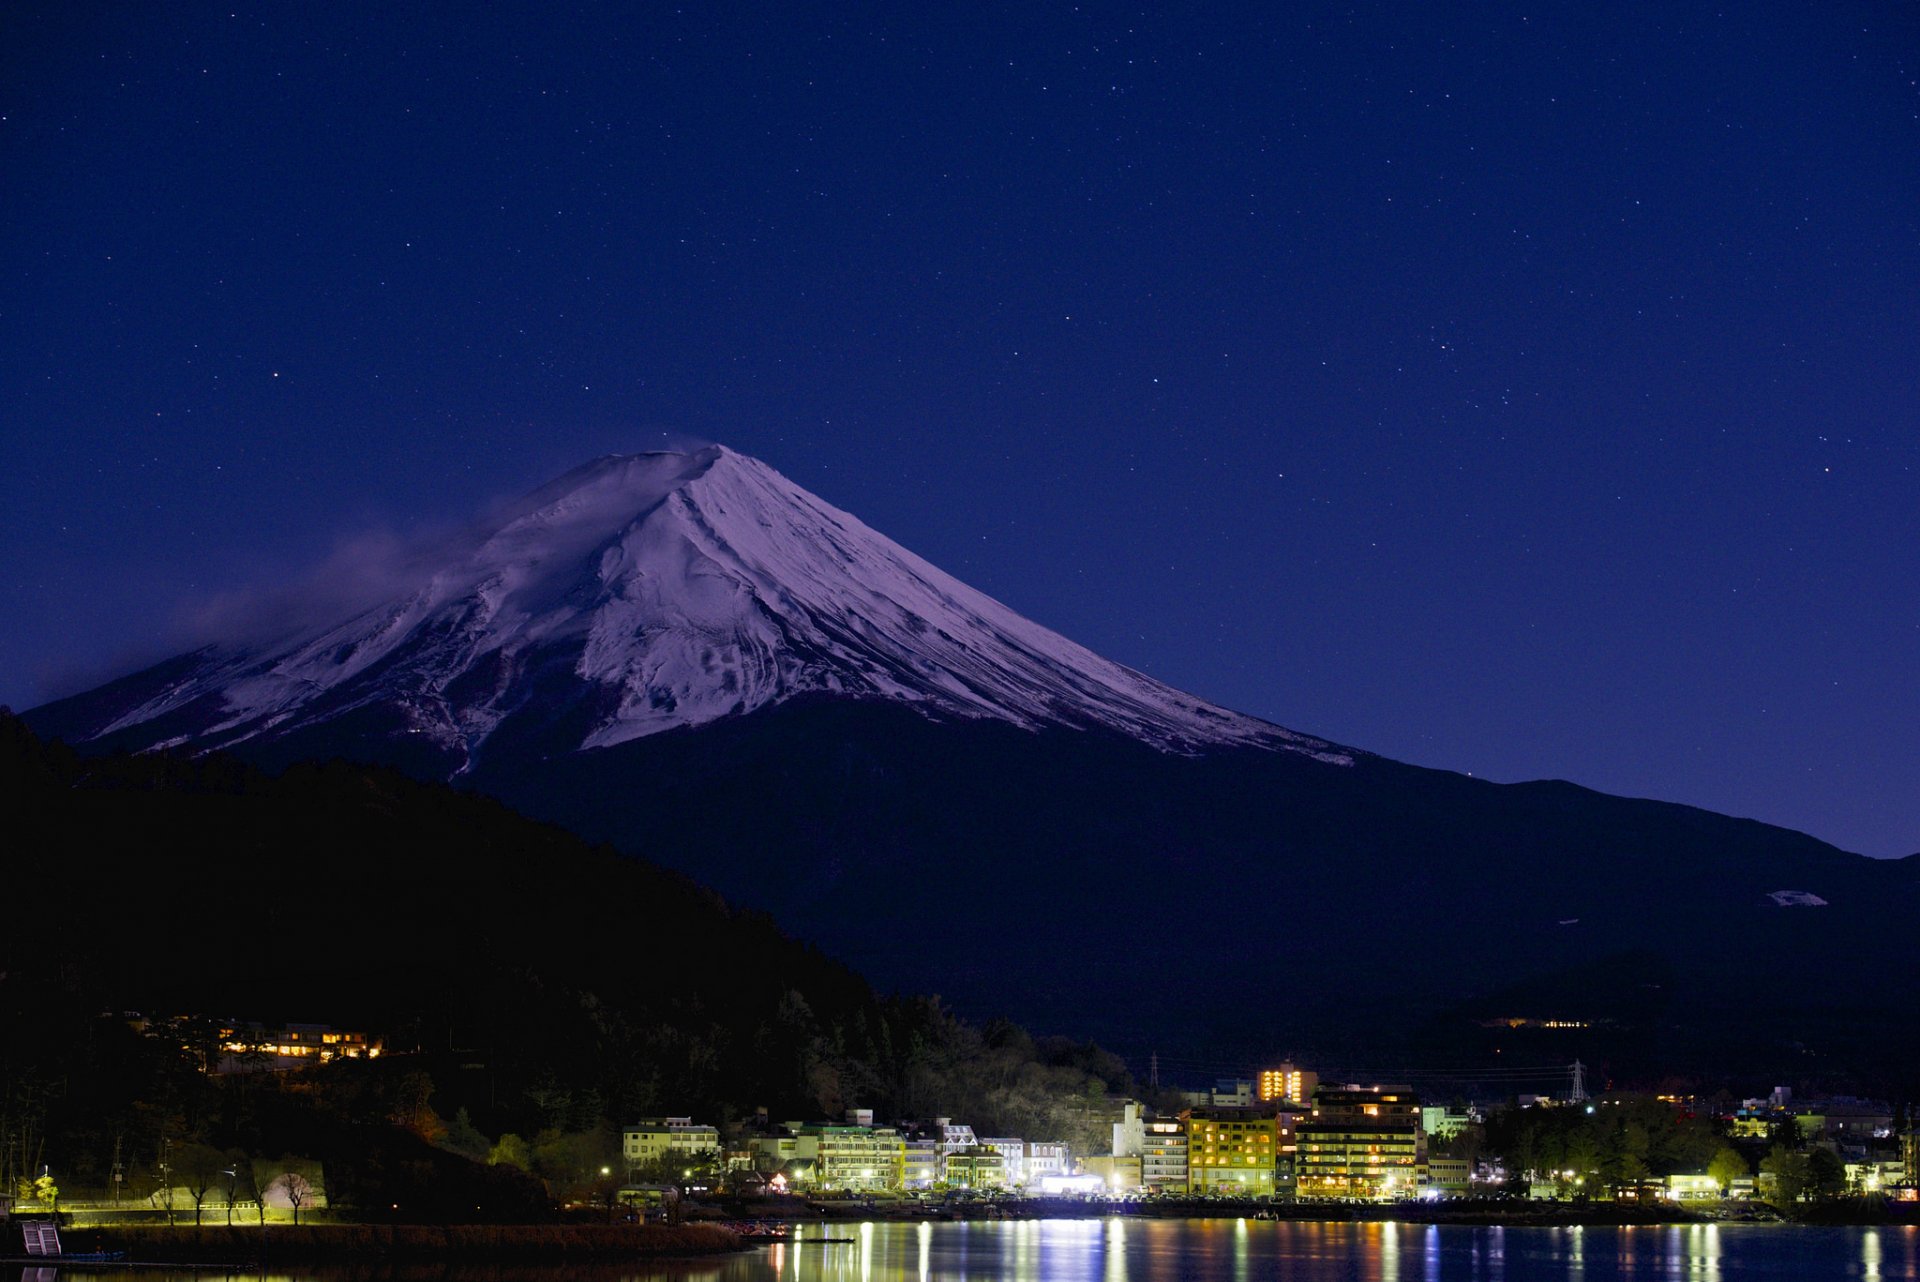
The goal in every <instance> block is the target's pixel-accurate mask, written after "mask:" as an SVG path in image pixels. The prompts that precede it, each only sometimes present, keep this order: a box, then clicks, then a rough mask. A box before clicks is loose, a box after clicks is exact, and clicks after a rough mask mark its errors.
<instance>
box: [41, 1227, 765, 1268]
mask: <svg viewBox="0 0 1920 1282" xmlns="http://www.w3.org/2000/svg"><path fill="white" fill-rule="evenodd" d="M62 1237H63V1243H62V1244H63V1245H64V1246H65V1247H66V1249H67V1251H68V1252H70V1253H72V1254H76V1255H77V1254H84V1253H88V1252H95V1251H123V1252H125V1253H126V1254H125V1259H123V1260H119V1261H113V1262H103V1263H97V1264H93V1265H92V1266H93V1267H96V1268H116V1267H119V1268H132V1267H140V1266H143V1265H164V1266H169V1267H178V1268H192V1267H195V1266H208V1267H216V1268H217V1267H224V1266H227V1265H233V1264H269V1263H270V1264H288V1263H321V1264H324V1263H332V1262H336V1261H340V1262H346V1261H356V1260H368V1259H373V1260H418V1261H431V1260H471V1261H476V1262H482V1261H513V1262H516V1263H531V1262H549V1263H574V1262H581V1261H589V1260H592V1261H618V1260H631V1259H671V1258H686V1257H698V1256H712V1255H725V1254H728V1253H731V1252H734V1251H739V1250H741V1249H743V1246H742V1243H741V1241H740V1237H739V1235H738V1234H737V1233H735V1232H733V1231H732V1230H731V1229H728V1228H725V1227H723V1226H721V1225H718V1224H702V1223H691V1224H301V1225H293V1224H274V1225H270V1226H268V1227H267V1228H266V1229H265V1230H264V1231H262V1230H261V1229H260V1228H259V1227H257V1226H245V1227H242V1226H238V1225H236V1226H234V1227H232V1228H229V1227H227V1226H226V1225H224V1224H207V1225H198V1226H195V1225H175V1226H172V1227H160V1226H155V1225H130V1226H126V1227H115V1226H111V1225H97V1226H88V1227H86V1228H74V1229H68V1230H64V1231H63V1233H62ZM46 1262H48V1263H55V1264H59V1265H60V1266H61V1267H79V1266H80V1265H81V1264H82V1263H92V1262H71V1263H69V1262H67V1261H46Z"/></svg>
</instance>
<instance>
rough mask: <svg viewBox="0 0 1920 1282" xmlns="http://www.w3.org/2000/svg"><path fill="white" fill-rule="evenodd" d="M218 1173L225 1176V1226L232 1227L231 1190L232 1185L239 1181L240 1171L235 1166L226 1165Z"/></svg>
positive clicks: (232, 1188)
mask: <svg viewBox="0 0 1920 1282" xmlns="http://www.w3.org/2000/svg"><path fill="white" fill-rule="evenodd" d="M220 1174H222V1175H224V1176H226V1177H227V1227H228V1228H232V1227H233V1190H234V1187H235V1186H236V1185H237V1184H239V1182H240V1171H239V1169H238V1168H237V1167H227V1168H225V1169H223V1170H222V1171H221V1172H220Z"/></svg>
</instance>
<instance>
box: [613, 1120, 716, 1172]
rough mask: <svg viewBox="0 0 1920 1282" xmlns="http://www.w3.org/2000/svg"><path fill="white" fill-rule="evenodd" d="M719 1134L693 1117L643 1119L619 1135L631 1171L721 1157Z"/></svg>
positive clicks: (623, 1153)
mask: <svg viewBox="0 0 1920 1282" xmlns="http://www.w3.org/2000/svg"><path fill="white" fill-rule="evenodd" d="M719 1152H720V1132H719V1131H718V1130H716V1129H714V1128H713V1127H711V1126H697V1125H695V1124H694V1120H693V1119H692V1118H691V1117H643V1118H641V1119H640V1120H639V1121H638V1122H635V1123H634V1124H633V1125H632V1126H629V1127H626V1128H625V1129H623V1130H622V1131H621V1132H620V1155H621V1157H623V1158H625V1159H626V1163H627V1166H628V1167H629V1168H633V1167H640V1166H651V1165H653V1164H655V1163H658V1162H664V1163H665V1164H666V1165H668V1166H672V1165H673V1164H674V1163H676V1162H685V1163H686V1164H688V1165H689V1166H691V1165H692V1164H693V1163H695V1162H705V1161H707V1160H708V1159H709V1158H713V1157H716V1156H718V1155H719Z"/></svg>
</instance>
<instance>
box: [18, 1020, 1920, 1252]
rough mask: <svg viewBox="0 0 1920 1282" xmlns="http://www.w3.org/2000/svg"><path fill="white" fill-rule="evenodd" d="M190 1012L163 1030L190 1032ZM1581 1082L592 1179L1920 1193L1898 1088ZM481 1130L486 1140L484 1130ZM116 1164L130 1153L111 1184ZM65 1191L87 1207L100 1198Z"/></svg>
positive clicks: (652, 1129)
mask: <svg viewBox="0 0 1920 1282" xmlns="http://www.w3.org/2000/svg"><path fill="white" fill-rule="evenodd" d="M189 1023H190V1021H185V1020H182V1021H173V1022H169V1023H164V1024H160V1025H155V1026H153V1027H152V1028H151V1029H148V1030H147V1031H148V1035H160V1036H173V1035H175V1030H178V1029H179V1028H181V1027H183V1026H188V1025H189ZM202 1023H203V1024H205V1025H206V1027H207V1030H208V1039H207V1040H206V1041H205V1043H204V1044H203V1045H201V1046H200V1047H198V1048H197V1052H196V1053H197V1062H198V1063H199V1066H200V1071H202V1072H204V1073H206V1074H207V1075H210V1076H216V1077H223V1078H225V1077H231V1076H232V1075H244V1074H251V1073H276V1074H277V1073H287V1072H291V1071H295V1070H301V1069H307V1068H312V1067H316V1066H319V1065H324V1064H329V1063H332V1062H335V1061H342V1060H361V1061H369V1060H374V1059H379V1058H380V1057H381V1056H382V1055H383V1053H384V1052H385V1047H384V1046H383V1044H382V1042H381V1040H380V1039H379V1038H378V1037H377V1036H371V1035H369V1034H366V1033H361V1032H353V1031H346V1030H340V1029H335V1028H331V1027H327V1026H323V1025H288V1026H280V1027H263V1026H260V1025H236V1024H233V1023H231V1022H215V1023H210V1024H209V1023H206V1021H205V1020H204V1018H202ZM142 1027H143V1028H144V1027H145V1025H144V1021H142ZM183 1049H193V1048H188V1047H183ZM1585 1080H1586V1079H1585V1069H1584V1066H1583V1065H1581V1064H1579V1063H1578V1062H1575V1063H1573V1064H1571V1065H1568V1066H1567V1068H1566V1071H1565V1074H1564V1085H1563V1086H1562V1088H1561V1089H1559V1090H1557V1091H1556V1092H1554V1093H1551V1094H1541V1095H1512V1096H1507V1097H1505V1098H1501V1099H1497V1100H1483V1101H1472V1100H1468V1099H1462V1098H1455V1099H1453V1100H1451V1101H1450V1102H1446V1103H1441V1102H1436V1101H1432V1100H1428V1099H1423V1098H1422V1096H1421V1094H1420V1093H1419V1092H1418V1091H1417V1090H1416V1089H1414V1088H1413V1087H1412V1086H1409V1085H1404V1084H1398V1085H1396V1084H1377V1083H1354V1082H1345V1081H1339V1082H1336V1081H1323V1080H1321V1078H1320V1075H1319V1074H1318V1073H1316V1072H1315V1071H1313V1070H1312V1069H1309V1068H1305V1067H1302V1066H1300V1065H1297V1064H1293V1063H1281V1064H1278V1065H1275V1066H1274V1067H1271V1068H1267V1069H1263V1070H1261V1071H1259V1072H1257V1073H1255V1074H1253V1075H1252V1076H1249V1077H1244V1078H1243V1077H1235V1078H1229V1079H1225V1080H1220V1081H1217V1082H1215V1083H1214V1085H1213V1086H1212V1087H1211V1088H1210V1089H1206V1090H1195V1091H1174V1092H1160V1093H1158V1094H1156V1096H1155V1098H1156V1099H1157V1100H1158V1101H1159V1103H1160V1107H1159V1108H1158V1109H1156V1108H1155V1107H1153V1106H1151V1105H1149V1104H1148V1103H1146V1102H1144V1101H1142V1100H1138V1099H1127V1098H1119V1097H1111V1096H1109V1097H1105V1098H1094V1099H1090V1100H1089V1101H1087V1105H1086V1107H1087V1108H1088V1109H1090V1110H1092V1111H1093V1114H1094V1116H1093V1117H1092V1118H1091V1121H1092V1122H1093V1124H1094V1125H1095V1126H1096V1127H1097V1128H1099V1129H1106V1130H1110V1132H1111V1137H1112V1138H1111V1143H1110V1145H1108V1146H1107V1150H1106V1151H1104V1152H1076V1151H1074V1149H1073V1147H1072V1146H1071V1145H1070V1144H1069V1143H1068V1142H1067V1141H1066V1140H1065V1139H1062V1138H1059V1137H1052V1136H1015V1135H995V1134H983V1133H981V1132H980V1131H978V1130H977V1129H976V1128H975V1127H974V1126H973V1125H972V1124H971V1123H970V1122H969V1121H968V1120H967V1119H965V1118H955V1117H931V1118H925V1119H916V1120H897V1119H893V1120H889V1119H882V1118H877V1117H876V1116H875V1113H874V1111H873V1110H871V1109H866V1108H852V1109H848V1110H846V1112H845V1114H844V1115H843V1116H841V1117H839V1118H835V1119H831V1120H821V1119H817V1118H816V1119H779V1118H775V1117H772V1116H770V1115H769V1114H768V1112H767V1111H766V1110H764V1109H763V1110H760V1111H758V1112H757V1113H756V1114H755V1115H753V1116H751V1117H749V1118H746V1119H744V1120H742V1121H740V1122H738V1123H735V1124H732V1125H729V1126H728V1127H727V1128H725V1129H722V1128H721V1127H720V1126H717V1125H714V1124H712V1123H709V1122H706V1121H703V1120H701V1119H699V1118H696V1117H692V1116H683V1117H671V1116H665V1117H648V1118H641V1119H638V1120H635V1121H633V1122H631V1123H630V1124H627V1125H626V1126H624V1127H623V1128H622V1130H621V1133H620V1136H619V1156H618V1159H617V1160H618V1162H619V1165H618V1166H617V1167H615V1166H610V1165H609V1166H601V1167H599V1168H598V1169H599V1175H600V1177H601V1178H600V1179H598V1180H591V1179H589V1180H587V1181H586V1182H585V1183H584V1184H583V1185H581V1187H587V1186H589V1185H590V1186H591V1188H592V1190H593V1191H592V1192H591V1193H590V1194H588V1195H586V1196H590V1197H592V1198H594V1199H597V1200H598V1202H599V1204H600V1205H602V1206H604V1207H605V1208H606V1209H607V1210H608V1211H612V1210H613V1209H614V1208H615V1207H616V1206H617V1205H618V1204H620V1203H625V1204H627V1205H629V1206H650V1205H657V1204H659V1203H662V1202H679V1201H681V1200H683V1199H686V1198H689V1197H693V1198H698V1197H702V1196H712V1197H733V1198H740V1197H756V1196H766V1195H779V1194H792V1195H801V1196H805V1197H808V1198H813V1199H843V1200H865V1201H870V1202H877V1201H880V1200H884V1199H899V1198H912V1197H919V1198H922V1199H925V1198H927V1197H940V1198H944V1199H949V1200H951V1199H961V1200H966V1199H998V1198H1003V1197H1050V1198H1063V1197H1064V1198H1079V1199H1083V1200H1086V1201H1089V1202H1092V1201H1107V1202H1111V1201H1114V1200H1130V1199H1186V1200H1188V1201H1198V1202H1204V1201H1209V1200H1212V1201H1224V1202H1231V1203H1237V1204H1245V1203H1280V1202H1302V1203H1305V1202H1313V1201H1328V1202H1370V1203H1393V1202H1407V1201H1414V1200H1439V1199H1470V1198H1472V1199H1481V1198H1489V1197H1504V1198H1514V1197H1524V1198H1527V1199H1531V1200H1548V1201H1565V1202H1594V1201H1605V1202H1626V1201H1636V1202H1643V1203H1644V1202H1652V1201H1665V1202H1669V1203H1691V1204H1694V1205H1696V1206H1700V1205H1703V1204H1717V1205H1720V1206H1722V1207H1725V1206H1729V1205H1736V1206H1737V1205H1739V1204H1749V1205H1756V1206H1757V1205H1759V1204H1761V1203H1769V1204H1772V1205H1773V1206H1774V1207H1776V1208H1780V1209H1786V1208H1789V1207H1791V1206H1792V1205H1793V1204H1794V1203H1797V1202H1800V1201H1802V1200H1814V1199H1821V1198H1837V1197H1846V1196H1861V1195H1865V1196H1873V1197H1878V1198H1882V1199H1886V1200H1889V1201H1896V1202H1914V1201H1920V1140H1917V1136H1920V1129H1917V1128H1916V1124H1915V1122H1916V1119H1915V1118H1914V1117H1912V1116H1909V1115H1903V1114H1902V1113H1901V1112H1900V1111H1898V1110H1896V1109H1895V1108H1893V1107H1892V1106H1890V1105H1888V1104H1886V1103H1883V1102H1880V1101H1875V1100H1866V1099H1856V1098H1848V1097H1841V1098H1824V1099H1800V1098H1796V1097H1795V1096H1794V1094H1793V1092H1792V1091H1790V1090H1788V1089H1787V1088H1785V1087H1776V1088H1774V1089H1773V1090H1772V1091H1771V1092H1770V1093H1769V1094H1767V1095H1765V1096H1763V1097H1757V1098H1749V1099H1743V1100H1738V1101H1732V1100H1727V1099H1724V1098H1719V1097H1716V1098H1714V1099H1711V1100H1708V1099H1701V1098H1695V1097H1692V1096H1686V1095H1672V1094H1668V1095H1646V1094H1633V1095H1616V1094H1600V1095H1595V1096H1589V1094H1588V1093H1587V1091H1586V1089H1585ZM1175 1099H1177V1100H1178V1101H1179V1106H1178V1107H1177V1108H1176V1107H1171V1105H1172V1102H1173V1101H1174V1100H1175ZM462 1122H463V1124H464V1116H463V1118H462ZM1085 1133H1086V1132H1085V1131H1084V1130H1083V1131H1082V1134H1085ZM1095 1133H1098V1130H1096V1131H1095ZM478 1138H479V1139H480V1140H481V1143H482V1149H481V1152H482V1153H484V1152H485V1147H484V1145H485V1143H486V1141H485V1137H478ZM487 1160H497V1155H496V1157H495V1158H492V1159H487ZM598 1160H601V1159H596V1161H598ZM285 1161H286V1159H282V1162H283V1163H284V1162H285ZM117 1163H118V1155H117V1154H116V1165H115V1168H114V1169H115V1172H116V1180H117V1179H118V1178H119V1177H118V1171H119V1169H120V1168H119V1166H118V1164H117ZM216 1165H217V1163H216ZM276 1172H277V1173H275V1174H273V1175H272V1178H267V1177H264V1176H263V1177H262V1178H260V1179H258V1180H257V1181H256V1182H255V1189H256V1191H255V1193H254V1195H253V1196H254V1199H255V1201H254V1203H251V1204H250V1205H251V1207H252V1209H253V1210H255V1211H256V1212H257V1213H258V1214H259V1215H260V1216H261V1217H262V1219H263V1222H264V1217H265V1215H266V1213H267V1210H268V1208H270V1207H277V1208H279V1209H281V1210H282V1211H288V1210H290V1211H291V1212H292V1213H293V1214H294V1216H295V1218H296V1219H297V1217H298V1214H299V1212H300V1211H301V1208H302V1207H303V1206H304V1207H306V1208H307V1210H308V1213H309V1214H311V1213H313V1212H315V1211H321V1210H324V1209H325V1208H326V1206H327V1199H326V1194H325V1178H324V1174H323V1173H322V1172H321V1171H320V1170H319V1169H318V1165H317V1164H314V1165H313V1166H311V1167H306V1168H301V1171H299V1172H296V1171H294V1170H292V1169H289V1170H288V1171H278V1168H277V1167H276ZM219 1174H220V1175H222V1176H224V1177H225V1183H226V1186H227V1187H226V1191H225V1198H224V1200H223V1199H222V1197H221V1193H220V1189H219V1187H218V1186H219V1185H220V1183H221V1182H220V1181H219V1180H216V1179H214V1178H213V1174H212V1173H211V1172H209V1173H208V1174H207V1178H206V1179H203V1180H202V1181H200V1185H199V1186H196V1187H194V1188H192V1189H189V1190H185V1191H183V1190H181V1189H178V1188H175V1187H174V1182H173V1181H172V1180H171V1179H169V1178H168V1168H167V1166H166V1165H165V1164H164V1161H163V1164H162V1165H161V1167H160V1168H159V1178H158V1186H157V1187H156V1189H155V1190H154V1191H153V1192H152V1193H151V1194H149V1195H148V1196H146V1197H145V1198H122V1196H121V1194H122V1192H123V1190H122V1188H121V1187H120V1186H119V1185H118V1184H116V1185H115V1186H114V1188H113V1190H112V1198H113V1200H112V1203H111V1207H110V1208H109V1205H108V1204H107V1203H104V1202H101V1203H96V1204H95V1205H94V1209H97V1210H100V1211H106V1210H108V1209H111V1210H113V1211H116V1212H121V1211H126V1210H132V1209H137V1208H138V1207H139V1206H140V1205H141V1204H143V1203H144V1204H145V1205H146V1206H147V1208H148V1209H158V1208H161V1207H162V1205H163V1201H162V1200H163V1199H164V1205H165V1209H166V1210H167V1211H168V1212H169V1213H171V1211H172V1210H173V1209H174V1208H175V1207H176V1206H180V1205H191V1206H192V1207H193V1208H194V1209H195V1212H196V1219H197V1218H199V1214H200V1213H214V1214H217V1213H219V1212H220V1211H225V1212H226V1213H227V1216H228V1218H229V1219H231V1218H232V1216H233V1214H234V1213H235V1211H236V1209H237V1208H238V1207H239V1201H238V1200H237V1197H238V1195H237V1194H236V1193H235V1192H234V1183H235V1181H236V1179H238V1175H237V1172H236V1169H233V1168H231V1167H230V1168H229V1169H226V1170H224V1171H222V1172H219ZM45 1182H47V1183H49V1184H50V1183H51V1176H48V1177H47V1178H46V1181H45ZM209 1184H211V1185H213V1186H214V1188H213V1189H212V1191H211V1192H210V1190H209V1188H208V1187H206V1186H207V1185H209ZM124 1191H126V1192H129V1193H130V1192H132V1190H131V1189H130V1188H129V1189H126V1190H124ZM20 1194H21V1199H20V1205H18V1206H17V1207H16V1209H18V1210H31V1209H33V1203H34V1199H35V1194H34V1192H33V1182H32V1180H31V1179H29V1180H28V1181H27V1182H26V1183H25V1184H23V1186H22V1188H21V1189H20ZM189 1195H190V1197H189ZM65 1206H66V1208H68V1209H74V1210H81V1209H84V1208H85V1206H86V1201H85V1200H84V1199H82V1200H81V1201H79V1202H74V1201H71V1200H69V1201H68V1202H67V1203H66V1204H65ZM170 1218H171V1215H170Z"/></svg>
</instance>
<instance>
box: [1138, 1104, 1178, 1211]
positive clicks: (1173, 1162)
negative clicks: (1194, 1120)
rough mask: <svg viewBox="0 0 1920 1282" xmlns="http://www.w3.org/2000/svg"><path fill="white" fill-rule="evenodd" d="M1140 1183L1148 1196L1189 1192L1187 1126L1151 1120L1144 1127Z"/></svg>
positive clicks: (1174, 1120) (1168, 1119)
mask: <svg viewBox="0 0 1920 1282" xmlns="http://www.w3.org/2000/svg"><path fill="white" fill-rule="evenodd" d="M1141 1127H1142V1138H1141V1143H1140V1183H1141V1184H1142V1185H1143V1186H1145V1188H1146V1190H1147V1192H1149V1193H1185V1192H1186V1191H1187V1124H1186V1123H1185V1122H1184V1121H1182V1120H1181V1119H1179V1118H1177V1117H1152V1118H1148V1119H1147V1120H1146V1121H1145V1122H1143V1123H1142V1124H1141Z"/></svg>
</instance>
